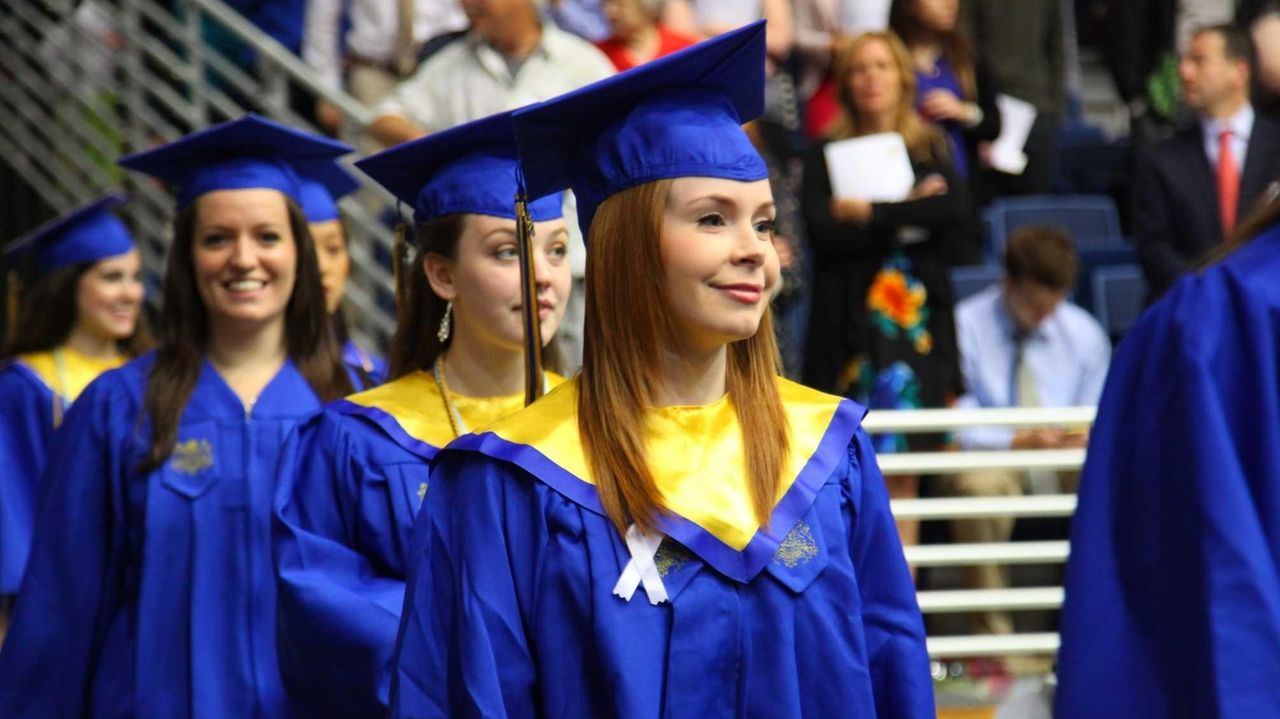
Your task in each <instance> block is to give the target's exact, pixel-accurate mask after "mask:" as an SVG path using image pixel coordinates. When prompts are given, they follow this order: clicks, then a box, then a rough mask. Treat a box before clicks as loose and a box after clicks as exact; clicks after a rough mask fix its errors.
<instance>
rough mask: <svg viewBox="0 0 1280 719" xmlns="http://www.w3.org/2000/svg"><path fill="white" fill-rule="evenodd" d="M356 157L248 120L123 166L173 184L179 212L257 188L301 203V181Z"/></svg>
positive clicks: (332, 144)
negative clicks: (218, 193) (209, 195)
mask: <svg viewBox="0 0 1280 719" xmlns="http://www.w3.org/2000/svg"><path fill="white" fill-rule="evenodd" d="M351 151H352V148H351V146H349V145H347V144H345V143H342V142H338V141H337V140H331V139H329V138H327V137H320V136H319V135H312V134H311V133H308V132H303V131H301V130H298V129H295V128H292V127H288V126H287V125H281V124H280V123H278V122H272V121H271V120H268V119H266V118H264V117H260V116H258V115H254V114H248V115H245V116H244V117H242V118H240V119H238V120H231V121H230V122H224V123H222V124H219V125H214V126H213V127H209V128H206V129H204V130H200V131H198V132H193V133H191V134H190V135H187V136H186V137H182V138H179V139H177V140H174V141H173V142H171V143H169V144H167V145H162V146H160V147H157V148H154V149H151V150H145V151H143V152H136V153H134V154H132V155H128V156H125V157H122V158H120V160H119V164H120V165H121V166H123V167H127V168H129V169H131V170H137V171H139V172H145V173H147V174H148V175H152V176H154V177H157V178H159V179H161V180H164V181H165V182H167V183H169V185H170V186H172V187H174V188H175V192H176V193H177V196H178V207H179V208H184V207H187V206H188V205H190V204H191V203H192V202H193V201H194V200H195V199H196V198H197V197H199V196H200V195H203V194H204V193H206V192H212V191H214V190H245V189H252V188H268V189H273V190H279V191H280V192H283V193H285V194H286V195H288V196H289V197H291V198H293V199H294V201H296V202H298V203H301V202H302V197H301V195H302V191H301V188H300V186H299V185H300V183H299V176H307V175H315V174H317V173H323V169H322V168H323V167H324V165H325V164H333V161H334V160H336V159H337V158H338V157H341V156H342V155H345V154H347V153H349V152H351Z"/></svg>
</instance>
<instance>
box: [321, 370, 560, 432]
mask: <svg viewBox="0 0 1280 719" xmlns="http://www.w3.org/2000/svg"><path fill="white" fill-rule="evenodd" d="M563 381H564V378H563V377H560V376H559V375H557V374H554V373H551V372H548V373H547V383H548V384H550V385H551V386H556V385H558V384H559V383H561V382H563ZM347 401H348V402H351V403H352V404H358V405H361V406H364V407H373V408H376V409H380V410H382V411H383V412H386V413H387V414H389V415H391V417H392V419H394V420H395V421H396V424H398V425H400V428H401V429H403V430H404V431H405V433H406V434H408V435H409V436H410V437H413V438H414V439H417V440H421V441H423V442H426V443H427V444H429V445H431V446H433V447H443V446H445V445H446V444H448V443H449V442H452V441H453V428H452V427H450V425H449V415H448V414H447V413H446V410H445V404H444V398H443V397H441V396H440V389H439V388H438V387H437V386H436V382H435V379H434V378H433V377H432V376H431V373H430V372H425V371H417V372H413V373H412V374H407V375H405V376H404V377H401V378H400V379H397V380H395V381H393V382H388V383H387V384H384V385H381V386H379V387H374V388H373V389H370V390H367V391H365V392H360V393H358V394H354V395H351V396H350V397H347ZM453 404H454V406H455V407H457V408H458V414H460V415H462V421H463V422H465V423H466V425H467V427H469V428H473V429H474V428H477V427H482V426H484V425H487V424H491V423H493V422H496V421H498V420H500V419H502V418H503V417H505V416H507V415H509V414H511V413H513V412H516V411H517V410H519V409H520V408H522V407H523V406H524V393H520V394H515V395H510V396H507V397H463V396H461V395H457V394H454V395H453Z"/></svg>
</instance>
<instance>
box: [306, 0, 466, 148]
mask: <svg viewBox="0 0 1280 719" xmlns="http://www.w3.org/2000/svg"><path fill="white" fill-rule="evenodd" d="M344 21H346V22H348V23H349V26H348V27H347V28H346V32H345V33H343V32H342V31H341V28H342V27H343V22H344ZM466 27H467V17H466V15H464V14H463V12H462V6H461V5H460V4H459V3H458V1H457V0H307V11H306V22H305V24H304V27H303V36H302V59H303V60H304V61H306V63H307V64H308V65H310V66H311V67H312V68H314V69H315V71H316V72H317V73H318V74H319V75H320V79H321V80H322V81H323V82H324V83H325V84H326V85H327V86H328V87H330V88H331V89H335V90H336V89H339V88H342V89H345V90H346V91H347V92H349V93H351V95H352V96H354V97H355V98H356V99H357V100H359V101H360V102H362V103H364V104H365V105H367V106H369V107H372V106H373V105H374V104H375V103H377V102H378V101H379V100H381V99H382V98H383V97H385V96H386V95H387V93H389V92H391V90H392V89H394V88H395V86H396V83H398V82H399V81H400V80H402V79H403V78H405V77H408V76H409V75H410V74H411V73H412V72H413V70H414V68H415V67H417V59H418V52H419V50H420V48H422V46H423V45H424V44H425V43H426V42H427V41H428V40H430V39H432V38H434V37H437V36H440V35H446V34H448V33H454V32H458V31H461V30H464V29H466ZM344 75H345V81H344ZM316 119H317V120H318V121H319V122H320V124H321V126H322V127H324V128H325V129H326V130H329V131H331V132H332V131H334V130H336V129H337V127H338V125H339V124H341V122H342V116H341V115H340V114H339V113H338V110H337V108H336V107H334V106H332V105H330V104H329V103H327V102H325V101H323V100H320V101H318V104H317V107H316Z"/></svg>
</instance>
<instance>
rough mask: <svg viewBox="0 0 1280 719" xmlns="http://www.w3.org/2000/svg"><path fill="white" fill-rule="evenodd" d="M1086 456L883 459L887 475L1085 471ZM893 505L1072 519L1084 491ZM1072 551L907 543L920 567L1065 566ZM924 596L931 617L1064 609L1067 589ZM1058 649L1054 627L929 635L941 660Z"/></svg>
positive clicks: (1056, 422)
mask: <svg viewBox="0 0 1280 719" xmlns="http://www.w3.org/2000/svg"><path fill="white" fill-rule="evenodd" d="M1095 413H1096V409H1095V408H1093V407H1067V408H1010V409H965V410H961V409H942V410H905V411H873V412H871V413H870V414H869V415H867V418H866V420H865V421H864V423H863V424H864V426H865V427H866V428H867V431H869V432H871V433H872V434H879V433H885V432H904V433H914V432H947V431H952V430H956V429H959V428H963V427H977V426H1008V427H1014V428H1031V427H1054V426H1058V427H1079V426H1084V425H1089V424H1092V422H1093V419H1094V415H1095ZM1084 456H1085V451H1084V450H1083V449H1069V450H1062V449H1059V450H1017V451H1004V452H960V451H956V452H914V453H902V454H886V455H881V456H880V457H879V458H878V459H879V462H880V468H881V471H882V472H883V473H884V474H885V475H943V474H954V473H957V472H965V471H971V470H980V469H1014V470H1030V469H1043V470H1079V469H1080V467H1082V466H1083V465H1084ZM926 481H927V480H926ZM892 507H893V514H894V516H895V517H896V518H897V519H899V520H903V519H917V520H948V521H949V520H954V519H974V518H987V517H1013V518H1015V519H1017V518H1033V517H1034V518H1040V517H1070V516H1071V515H1072V514H1074V512H1075V507H1076V497H1075V495H1074V494H1066V493H1062V494H1047V495H1030V496H1021V497H930V498H921V499H901V500H895V501H894V502H893V503H892ZM1068 554H1069V547H1068V543H1067V541H1066V540H1065V539H1063V540H1059V541H1035V542H1032V541H1027V542H1004V543H998V544H955V543H951V544H933V545H929V544H922V545H917V546H914V547H907V548H906V555H907V562H908V563H909V564H911V565H912V566H914V567H916V568H923V567H944V566H949V567H960V566H974V565H983V564H1002V565H1014V564H1042V565H1061V564H1064V563H1065V562H1066V560H1067V556H1068ZM917 597H918V599H919V602H920V609H921V611H922V612H924V613H925V615H930V614H944V613H964V612H976V611H984V610H1007V611H1010V612H1019V611H1033V610H1035V611H1042V610H1056V609H1058V608H1060V607H1061V606H1062V599H1063V590H1062V586H1061V584H1056V585H1054V586H1040V587H1014V588H1008V589H956V590H950V589H948V590H923V591H920V592H919V593H918V595H917ZM1057 649H1058V635H1057V634H1056V633H1053V632H1037V633H1019V634H1007V635H989V634H988V635H957V636H931V637H929V654H930V656H932V657H934V658H936V659H946V658H955V657H974V656H1012V655H1043V656H1053V655H1054V654H1055V653H1056V652H1057Z"/></svg>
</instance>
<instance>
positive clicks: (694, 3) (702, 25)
mask: <svg viewBox="0 0 1280 719" xmlns="http://www.w3.org/2000/svg"><path fill="white" fill-rule="evenodd" d="M761 18H763V19H764V20H767V21H768V23H769V24H768V25H767V26H766V27H765V50H766V52H768V54H769V58H770V59H771V60H774V61H780V60H785V59H786V58H787V56H788V55H790V54H791V45H792V43H793V42H794V39H795V36H794V24H793V22H792V17H791V0H665V1H664V3H663V8H662V22H663V24H664V25H666V26H667V27H669V28H671V29H672V30H674V31H676V32H680V33H683V34H685V35H692V36H693V37H696V38H698V39H700V40H701V39H705V38H709V37H714V36H716V35H719V34H720V33H723V32H727V31H729V30H732V29H734V28H736V27H742V26H743V25H746V24H747V23H749V22H754V21H756V20H760V19H761Z"/></svg>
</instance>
